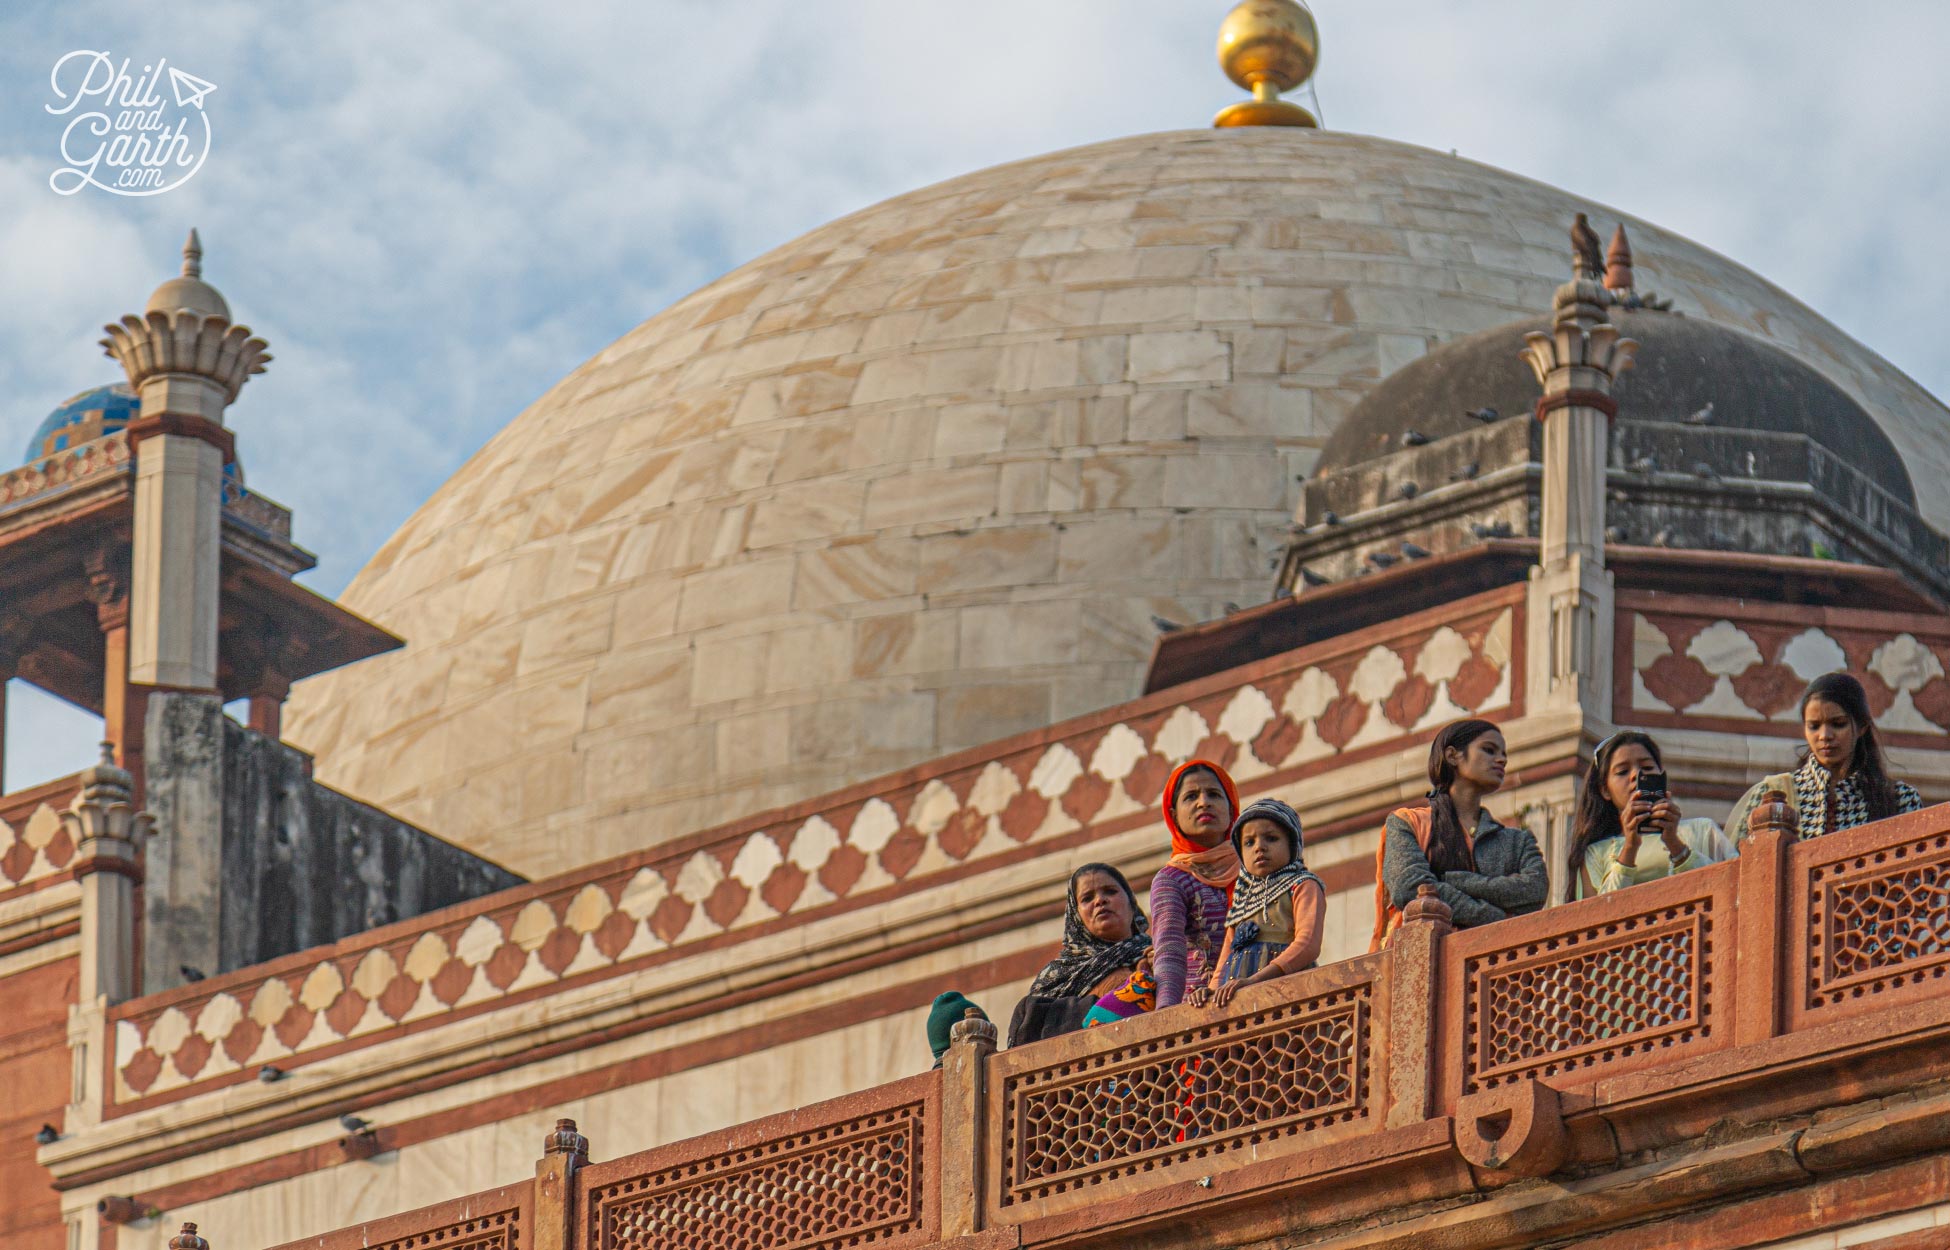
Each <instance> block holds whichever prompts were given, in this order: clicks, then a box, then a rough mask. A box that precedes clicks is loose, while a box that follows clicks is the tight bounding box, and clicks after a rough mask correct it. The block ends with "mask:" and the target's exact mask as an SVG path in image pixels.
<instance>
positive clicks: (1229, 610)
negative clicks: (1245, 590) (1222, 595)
mask: <svg viewBox="0 0 1950 1250" xmlns="http://www.w3.org/2000/svg"><path fill="white" fill-rule="evenodd" d="M1220 606H1222V607H1223V608H1224V609H1225V614H1226V615H1227V616H1231V615H1232V614H1233V613H1235V612H1237V611H1238V610H1239V605H1238V604H1236V603H1226V604H1222V605H1220Z"/></svg>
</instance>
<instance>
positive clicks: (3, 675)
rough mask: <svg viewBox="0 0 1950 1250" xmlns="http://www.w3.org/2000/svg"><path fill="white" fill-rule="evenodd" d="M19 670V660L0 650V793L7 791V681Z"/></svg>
mask: <svg viewBox="0 0 1950 1250" xmlns="http://www.w3.org/2000/svg"><path fill="white" fill-rule="evenodd" d="M19 671H20V668H19V661H18V660H16V659H14V657H13V656H11V655H7V654H5V653H4V652H0V794H5V793H6V792H7V683H9V682H11V681H12V680H13V679H14V677H15V676H16V675H17V674H18V673H19Z"/></svg>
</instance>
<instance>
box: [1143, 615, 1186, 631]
mask: <svg viewBox="0 0 1950 1250" xmlns="http://www.w3.org/2000/svg"><path fill="white" fill-rule="evenodd" d="M1151 623H1152V624H1153V625H1155V626H1157V627H1158V632H1159V633H1161V634H1170V633H1176V632H1177V631H1178V630H1181V629H1183V628H1185V627H1184V626H1183V625H1180V624H1179V623H1178V622H1177V621H1168V620H1166V619H1165V618H1164V617H1162V616H1159V615H1157V614H1155V613H1153V614H1152V617H1151Z"/></svg>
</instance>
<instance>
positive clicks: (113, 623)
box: [86, 546, 141, 772]
mask: <svg viewBox="0 0 1950 1250" xmlns="http://www.w3.org/2000/svg"><path fill="white" fill-rule="evenodd" d="M86 568H87V571H88V602H90V603H92V604H94V605H95V624H96V625H97V626H98V627H99V628H100V629H101V631H102V737H104V738H106V739H107V740H108V741H109V742H110V743H112V744H113V745H114V747H115V759H116V761H117V762H118V763H120V764H121V765H122V767H124V768H126V769H128V770H129V771H130V772H137V771H138V770H137V768H136V764H135V761H134V759H132V758H131V751H130V747H131V746H132V745H134V743H132V742H131V740H130V735H129V568H128V556H127V553H126V552H125V551H121V550H116V549H114V548H110V547H106V546H104V547H98V548H96V549H95V550H94V551H92V552H90V553H89V555H88V558H87V561H86ZM140 740H141V735H139V734H138V735H136V737H135V741H136V742H139V741H140Z"/></svg>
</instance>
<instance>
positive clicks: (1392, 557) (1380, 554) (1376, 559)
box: [1368, 551, 1401, 569]
mask: <svg viewBox="0 0 1950 1250" xmlns="http://www.w3.org/2000/svg"><path fill="white" fill-rule="evenodd" d="M1399 559H1401V557H1400V556H1398V555H1396V554H1395V553H1394V552H1392V551H1370V552H1369V553H1368V563H1369V564H1372V565H1374V566H1375V567H1376V568H1378V569H1385V568H1387V567H1388V566H1389V565H1391V564H1393V563H1394V562H1395V561H1397V560H1399Z"/></svg>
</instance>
